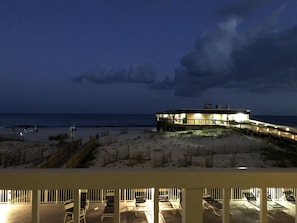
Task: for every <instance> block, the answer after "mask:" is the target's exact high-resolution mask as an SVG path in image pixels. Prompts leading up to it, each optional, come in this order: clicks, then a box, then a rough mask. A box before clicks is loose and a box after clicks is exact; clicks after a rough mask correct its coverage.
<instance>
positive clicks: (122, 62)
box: [0, 0, 297, 115]
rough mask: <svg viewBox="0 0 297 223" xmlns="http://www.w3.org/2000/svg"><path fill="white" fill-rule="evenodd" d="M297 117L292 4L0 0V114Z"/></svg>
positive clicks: (296, 23)
mask: <svg viewBox="0 0 297 223" xmlns="http://www.w3.org/2000/svg"><path fill="white" fill-rule="evenodd" d="M205 103H211V104H213V105H216V104H221V105H222V106H225V105H227V104H228V105H230V106H231V108H240V109H251V111H252V114H254V115H257V114H263V115H296V114H297V1H296V0H201V1H198V0H117V1H116V0H92V1H86V0H84V1H83V0H26V1H23V0H2V1H0V113H22V112H33V113H98V114H101V113H128V114H137V113H141V114H153V113H155V112H160V111H165V110H169V109H186V108H197V109H198V108H203V106H204V104H205Z"/></svg>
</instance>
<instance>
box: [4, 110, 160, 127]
mask: <svg viewBox="0 0 297 223" xmlns="http://www.w3.org/2000/svg"><path fill="white" fill-rule="evenodd" d="M74 124H75V126H77V127H153V126H156V120H155V115H154V114H3V113H2V114H1V113H0V128H13V127H33V126H35V125H36V126H37V127H49V128H52V127H69V126H73V125H74Z"/></svg>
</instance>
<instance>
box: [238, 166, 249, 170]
mask: <svg viewBox="0 0 297 223" xmlns="http://www.w3.org/2000/svg"><path fill="white" fill-rule="evenodd" d="M237 169H238V170H247V169H248V168H247V167H246V166H239V167H237Z"/></svg>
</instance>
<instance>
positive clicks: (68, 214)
mask: <svg viewBox="0 0 297 223" xmlns="http://www.w3.org/2000/svg"><path fill="white" fill-rule="evenodd" d="M73 207H74V201H73V200H72V199H71V200H67V201H65V202H64V209H65V214H64V223H71V222H73V217H74V213H73ZM88 207H89V201H88V200H86V205H85V206H84V208H80V210H79V221H81V220H83V222H84V223H86V211H87V209H88Z"/></svg>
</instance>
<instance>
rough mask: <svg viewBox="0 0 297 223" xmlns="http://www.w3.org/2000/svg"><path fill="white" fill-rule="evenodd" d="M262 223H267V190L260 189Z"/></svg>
mask: <svg viewBox="0 0 297 223" xmlns="http://www.w3.org/2000/svg"><path fill="white" fill-rule="evenodd" d="M259 190H260V222H261V223H267V222H268V218H267V190H266V188H260V189H259Z"/></svg>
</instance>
